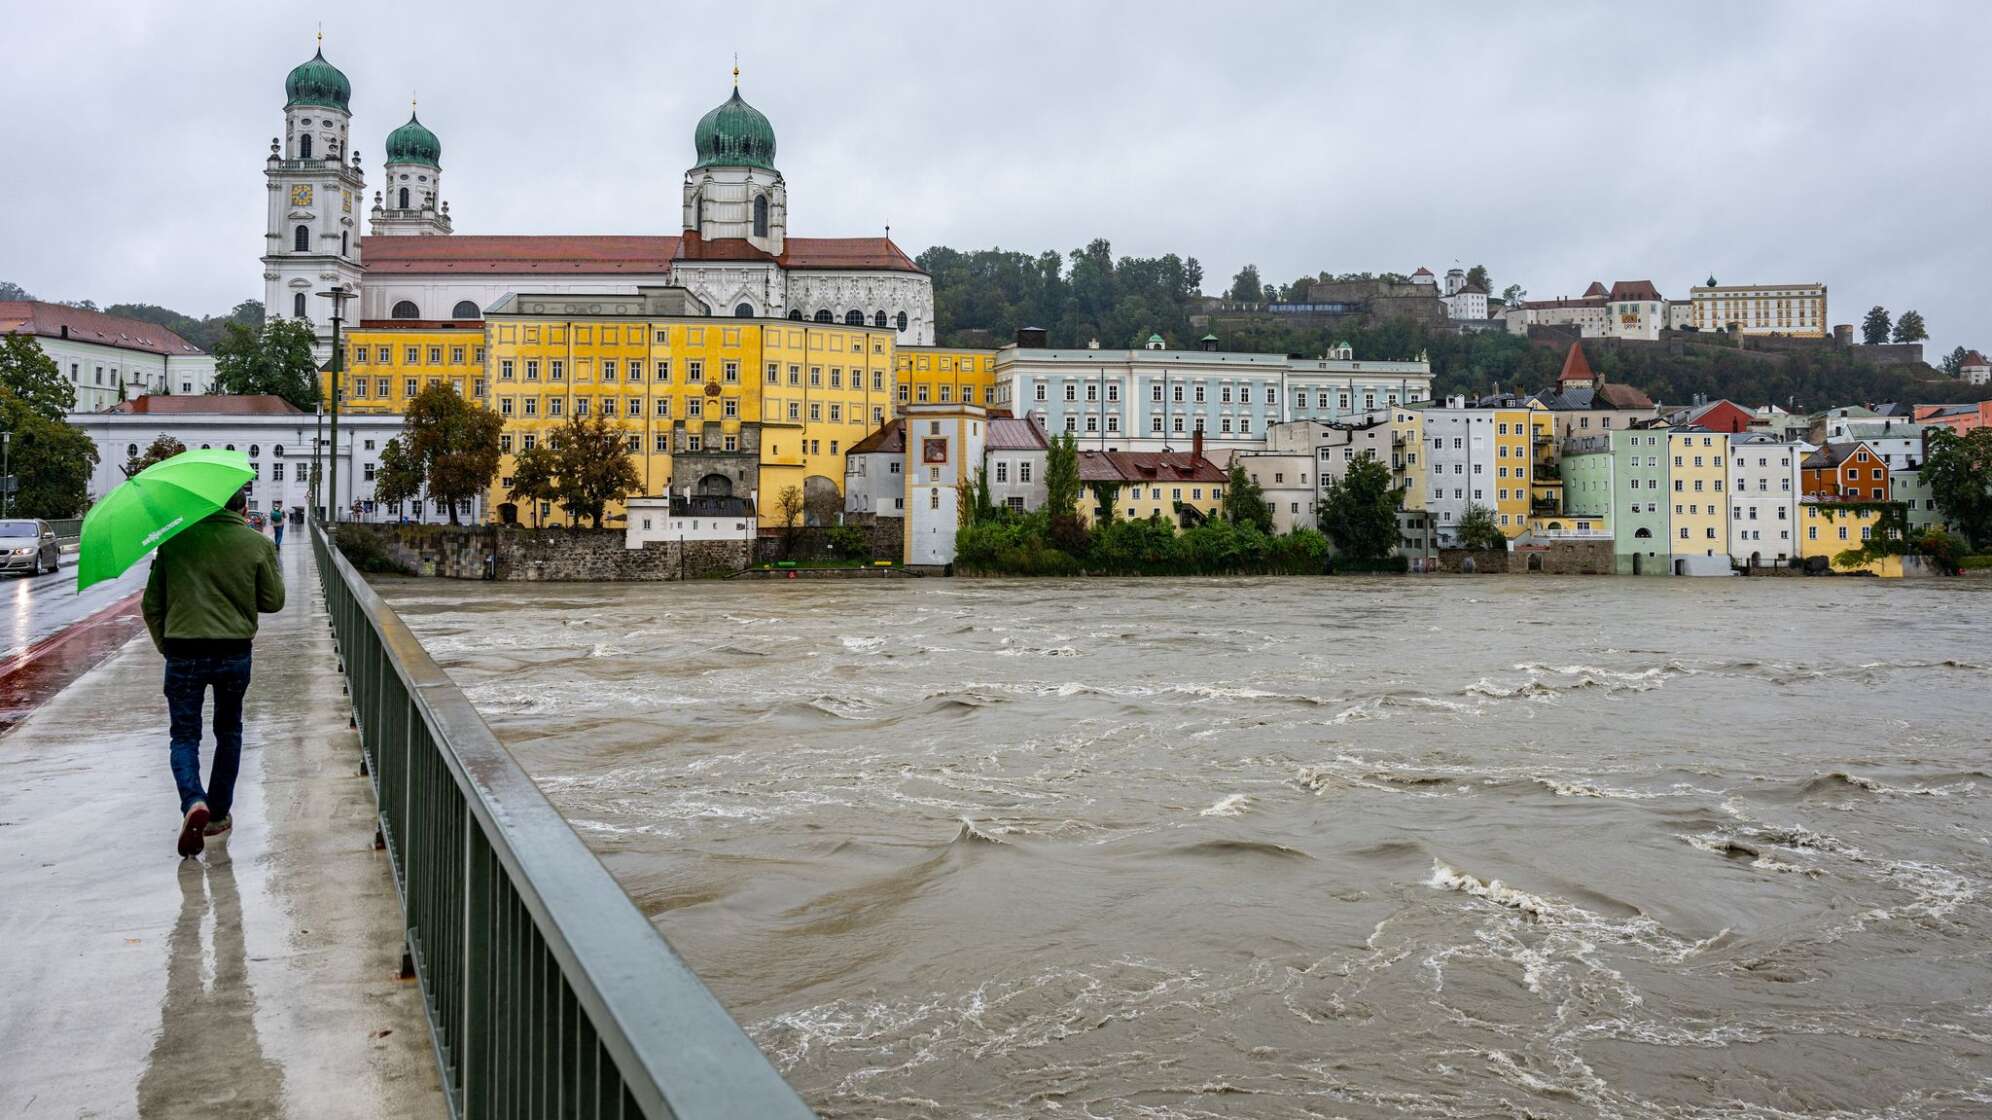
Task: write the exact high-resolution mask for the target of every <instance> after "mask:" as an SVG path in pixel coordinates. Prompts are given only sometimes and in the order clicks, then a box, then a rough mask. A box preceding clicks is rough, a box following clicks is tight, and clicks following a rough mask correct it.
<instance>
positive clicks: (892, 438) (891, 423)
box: [844, 419, 906, 455]
mask: <svg viewBox="0 0 1992 1120" xmlns="http://www.w3.org/2000/svg"><path fill="white" fill-rule="evenodd" d="M905 453H906V421H905V420H903V419H902V420H888V421H886V422H885V425H884V426H883V427H881V428H879V430H878V431H875V432H873V433H872V434H870V435H868V436H866V437H865V438H863V439H861V440H859V441H858V442H856V443H854V444H852V445H851V446H850V448H849V450H847V451H845V452H844V454H845V455H879V454H885V455H904V454H905Z"/></svg>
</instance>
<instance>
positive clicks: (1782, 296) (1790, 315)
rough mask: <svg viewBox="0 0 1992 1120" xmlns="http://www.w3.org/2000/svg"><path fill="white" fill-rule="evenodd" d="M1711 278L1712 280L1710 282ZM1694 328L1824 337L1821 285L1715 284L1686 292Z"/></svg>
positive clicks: (1824, 315)
mask: <svg viewBox="0 0 1992 1120" xmlns="http://www.w3.org/2000/svg"><path fill="white" fill-rule="evenodd" d="M1712 279H1713V278H1711V280H1712ZM1688 302H1689V305H1690V309H1689V315H1690V320H1689V321H1690V322H1692V323H1693V324H1694V325H1695V329H1697V330H1704V331H1726V330H1729V329H1730V328H1731V327H1734V328H1735V329H1736V330H1737V331H1739V332H1740V333H1742V334H1783V335H1790V336H1792V337H1794V338H1824V337H1825V336H1826V285H1824V284H1715V283H1709V284H1706V285H1703V286H1700V287H1694V288H1689V289H1688Z"/></svg>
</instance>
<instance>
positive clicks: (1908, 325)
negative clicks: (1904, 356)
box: [1891, 309, 1930, 342]
mask: <svg viewBox="0 0 1992 1120" xmlns="http://www.w3.org/2000/svg"><path fill="white" fill-rule="evenodd" d="M1891 337H1892V338H1893V340H1894V341H1896V342H1922V341H1924V340H1926V339H1928V338H1929V337H1930V332H1929V331H1928V330H1927V329H1925V328H1924V326H1923V316H1922V314H1921V313H1920V312H1918V311H1915V310H1913V309H1912V310H1909V311H1904V312H1903V313H1902V318H1900V319H1897V320H1895V333H1894V335H1892V336H1891Z"/></svg>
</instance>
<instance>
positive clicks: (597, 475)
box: [450, 393, 643, 529]
mask: <svg viewBox="0 0 1992 1120" xmlns="http://www.w3.org/2000/svg"><path fill="white" fill-rule="evenodd" d="M450 395H451V396H453V397H454V396H455V395H456V394H454V393H451V394H450ZM477 411H479V412H481V413H484V414H485V415H491V414H490V413H488V412H485V411H484V410H483V409H478V410H477ZM493 419H496V417H493ZM494 431H495V429H494ZM492 442H493V445H494V446H495V445H496V442H497V440H496V438H495V436H494V438H493V441H492ZM554 453H555V455H556V456H557V458H556V459H555V462H556V463H557V464H558V465H557V467H556V473H557V474H558V476H559V482H558V483H557V484H556V486H557V489H558V491H559V493H560V504H561V506H562V507H563V508H564V509H566V510H567V519H568V523H569V524H570V525H571V524H573V523H574V522H575V521H577V520H579V519H580V518H582V517H586V518H588V521H589V524H590V525H592V526H593V527H594V528H597V529H599V528H601V527H602V511H603V509H604V508H605V507H606V506H607V505H608V503H610V502H613V501H618V500H620V499H622V498H623V497H624V496H626V495H628V494H631V493H634V492H636V491H639V490H641V489H643V480H642V479H640V478H638V477H637V474H636V466H635V464H633V463H631V462H630V458H629V435H628V434H627V433H626V432H624V431H623V430H622V429H621V428H616V427H611V426H610V424H609V422H608V421H607V420H605V419H603V418H602V417H600V416H597V417H595V418H593V419H592V420H591V419H587V418H584V417H581V416H572V417H569V418H568V420H567V423H566V424H565V425H563V426H562V427H561V429H560V442H559V443H558V444H556V445H555V447H554ZM493 466H494V468H495V466H496V457H495V456H494V458H493ZM487 481H488V479H487Z"/></svg>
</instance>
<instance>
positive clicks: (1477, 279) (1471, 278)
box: [1466, 264, 1494, 292]
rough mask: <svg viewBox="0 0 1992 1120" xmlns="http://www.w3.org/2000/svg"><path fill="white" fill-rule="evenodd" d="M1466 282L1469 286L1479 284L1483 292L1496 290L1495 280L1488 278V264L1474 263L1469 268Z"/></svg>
mask: <svg viewBox="0 0 1992 1120" xmlns="http://www.w3.org/2000/svg"><path fill="white" fill-rule="evenodd" d="M1466 282H1467V284H1468V286H1476V285H1477V286H1478V287H1479V288H1480V290H1481V291H1483V292H1491V291H1493V290H1494V287H1493V282H1492V281H1490V280H1488V279H1487V266H1486V265H1484V264H1477V265H1474V266H1473V267H1472V268H1469V269H1467V270H1466Z"/></svg>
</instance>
